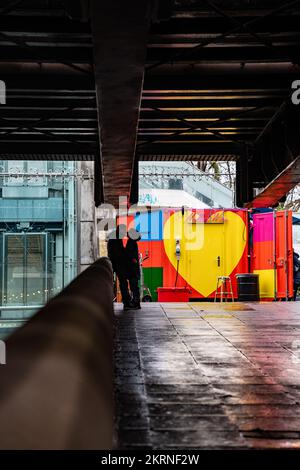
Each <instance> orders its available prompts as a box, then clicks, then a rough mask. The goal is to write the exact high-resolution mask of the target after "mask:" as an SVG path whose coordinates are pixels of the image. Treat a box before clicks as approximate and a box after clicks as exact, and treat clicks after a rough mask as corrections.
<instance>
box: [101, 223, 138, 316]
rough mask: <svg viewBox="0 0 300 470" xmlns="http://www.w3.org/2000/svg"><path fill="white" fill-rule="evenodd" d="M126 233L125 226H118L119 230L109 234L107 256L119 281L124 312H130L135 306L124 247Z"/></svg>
mask: <svg viewBox="0 0 300 470" xmlns="http://www.w3.org/2000/svg"><path fill="white" fill-rule="evenodd" d="M126 231H127V230H126V226H125V225H118V227H117V229H116V230H114V231H112V232H111V233H110V234H109V237H108V242H107V254H108V257H109V259H110V261H111V263H112V267H113V270H114V272H115V273H116V275H117V277H118V279H119V284H120V290H121V295H122V302H123V305H124V310H130V309H131V308H132V307H133V305H132V302H131V297H130V294H129V291H128V281H127V256H126V252H125V248H124V245H123V238H124V236H125V234H126Z"/></svg>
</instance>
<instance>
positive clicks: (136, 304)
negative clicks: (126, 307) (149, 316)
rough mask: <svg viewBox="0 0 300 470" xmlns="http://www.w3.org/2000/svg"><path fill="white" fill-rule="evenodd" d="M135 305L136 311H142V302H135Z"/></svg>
mask: <svg viewBox="0 0 300 470" xmlns="http://www.w3.org/2000/svg"><path fill="white" fill-rule="evenodd" d="M133 305H134V307H133V308H134V310H140V309H141V308H142V307H141V304H140V302H133Z"/></svg>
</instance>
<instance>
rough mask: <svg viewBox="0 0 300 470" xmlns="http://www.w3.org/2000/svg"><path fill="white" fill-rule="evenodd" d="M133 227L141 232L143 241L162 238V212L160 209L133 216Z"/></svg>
mask: <svg viewBox="0 0 300 470" xmlns="http://www.w3.org/2000/svg"><path fill="white" fill-rule="evenodd" d="M135 228H136V230H138V231H139V232H141V234H142V240H143V241H148V240H149V241H150V240H151V241H155V240H156V241H157V240H162V238H163V237H162V235H163V214H162V211H155V212H151V213H145V214H138V215H137V216H136V217H135Z"/></svg>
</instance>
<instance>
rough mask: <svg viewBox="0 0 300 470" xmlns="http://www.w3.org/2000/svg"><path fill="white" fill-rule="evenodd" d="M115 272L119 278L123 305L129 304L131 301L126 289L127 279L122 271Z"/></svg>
mask: <svg viewBox="0 0 300 470" xmlns="http://www.w3.org/2000/svg"><path fill="white" fill-rule="evenodd" d="M116 274H117V276H118V279H119V284H120V291H121V295H122V302H123V304H124V305H129V304H130V302H131V297H130V294H129V291H128V281H127V277H126V274H125V272H123V271H119V272H117V273H116Z"/></svg>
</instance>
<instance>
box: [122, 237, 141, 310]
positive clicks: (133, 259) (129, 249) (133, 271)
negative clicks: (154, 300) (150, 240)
mask: <svg viewBox="0 0 300 470" xmlns="http://www.w3.org/2000/svg"><path fill="white" fill-rule="evenodd" d="M140 239H141V235H140V233H139V232H137V231H136V230H135V229H130V230H129V231H128V240H127V243H126V248H125V251H126V257H127V276H128V280H129V285H130V290H131V293H132V301H133V306H134V308H135V309H140V308H141V303H140V288H139V280H140V276H141V273H140V259H139V257H140V255H139V248H138V244H137V242H138V241H139V240H140Z"/></svg>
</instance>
